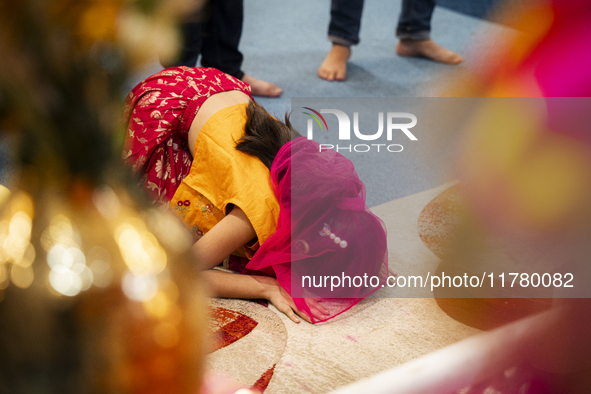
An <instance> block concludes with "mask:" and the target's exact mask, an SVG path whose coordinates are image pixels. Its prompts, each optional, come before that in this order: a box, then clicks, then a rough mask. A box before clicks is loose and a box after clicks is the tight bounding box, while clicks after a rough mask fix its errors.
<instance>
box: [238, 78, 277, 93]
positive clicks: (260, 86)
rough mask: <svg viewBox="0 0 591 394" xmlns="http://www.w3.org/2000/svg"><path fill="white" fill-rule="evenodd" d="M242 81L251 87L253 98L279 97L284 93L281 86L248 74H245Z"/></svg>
mask: <svg viewBox="0 0 591 394" xmlns="http://www.w3.org/2000/svg"><path fill="white" fill-rule="evenodd" d="M242 81H244V82H246V83H247V84H249V85H250V92H251V94H252V95H253V96H262V97H279V96H281V93H283V90H281V88H280V87H279V86H277V85H275V84H272V83H271V82H267V81H263V80H260V79H256V78H254V77H251V76H250V75H248V74H244V76H243V77H242Z"/></svg>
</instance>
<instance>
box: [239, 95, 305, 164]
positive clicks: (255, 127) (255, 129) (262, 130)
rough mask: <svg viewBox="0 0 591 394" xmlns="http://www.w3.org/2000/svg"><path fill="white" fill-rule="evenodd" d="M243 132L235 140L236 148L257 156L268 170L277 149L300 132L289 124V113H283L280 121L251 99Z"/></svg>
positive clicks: (298, 135)
mask: <svg viewBox="0 0 591 394" xmlns="http://www.w3.org/2000/svg"><path fill="white" fill-rule="evenodd" d="M244 134H245V135H244V137H242V138H240V139H239V140H238V141H237V142H236V149H237V150H239V151H240V152H244V153H247V154H249V155H252V156H255V157H258V158H259V159H260V160H261V161H262V162H263V164H264V165H265V166H267V168H268V169H269V170H270V169H271V165H272V164H273V160H274V159H275V156H276V155H277V152H279V149H281V147H282V146H283V145H285V144H287V143H288V142H289V141H291V140H293V139H294V138H297V137H300V133H298V132H297V131H296V130H295V129H294V128H293V127H292V126H291V123H290V121H289V114H287V113H286V114H285V123H284V122H281V121H279V120H277V119H275V118H274V117H272V116H271V115H269V113H268V112H267V110H265V108H263V106H262V105H260V104H256V103H254V102H253V101H251V102H250V103H249V104H248V107H247V108H246V125H245V126H244Z"/></svg>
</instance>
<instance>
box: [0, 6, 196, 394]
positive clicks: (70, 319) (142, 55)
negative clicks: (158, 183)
mask: <svg viewBox="0 0 591 394" xmlns="http://www.w3.org/2000/svg"><path fill="white" fill-rule="evenodd" d="M186 8H187V4H186V2H185V1H183V0H163V1H155V0H135V1H134V0H132V1H124V0H85V1H69V0H23V1H14V2H13V1H4V2H1V3H0V53H2V61H1V62H0V131H1V132H2V133H3V134H4V135H7V136H9V138H7V139H6V141H10V143H11V148H12V149H13V150H14V161H15V168H14V170H15V171H14V173H13V174H11V177H10V179H11V180H12V181H11V182H10V184H9V185H7V186H9V188H10V190H11V193H10V194H9V195H8V193H6V191H5V190H4V191H3V193H2V197H3V198H2V199H0V393H2V394H4V393H11V394H13V393H31V392H35V393H58V392H59V393H77V394H78V393H196V392H197V391H198V389H199V386H200V381H201V368H202V360H203V353H204V350H203V347H204V342H203V336H204V333H203V328H204V324H205V308H204V297H203V294H202V289H201V286H200V282H199V278H198V275H197V273H196V272H195V271H194V269H193V264H192V262H191V258H190V255H189V253H188V247H189V246H190V244H191V240H190V239H187V235H186V233H185V230H184V228H182V226H181V225H180V224H179V223H177V221H176V219H174V218H172V217H170V216H168V214H167V213H165V212H162V211H158V210H155V209H151V208H149V207H148V206H147V205H146V204H145V203H144V197H143V195H141V194H138V193H137V192H134V191H133V190H134V188H129V187H128V185H130V184H132V185H133V184H134V183H135V182H134V181H133V180H132V179H131V178H130V177H129V176H128V175H127V173H126V170H125V169H124V168H123V166H122V164H121V163H120V158H119V154H114V153H113V152H120V145H121V141H122V139H123V137H124V134H123V131H122V130H121V128H120V127H119V121H120V119H119V118H120V108H121V104H122V97H121V95H122V93H123V92H121V86H122V83H123V81H125V80H126V78H127V77H128V75H129V73H130V72H131V71H133V70H134V69H136V68H138V67H141V66H142V65H143V64H145V62H146V61H149V60H151V59H153V58H154V56H156V54H157V53H158V54H160V55H161V56H167V55H168V56H171V55H174V50H175V49H174V48H175V36H176V31H175V29H174V21H175V18H176V16H177V15H179V14H180V13H182V12H184V11H185V10H186ZM3 141H4V139H3ZM134 186H135V185H134Z"/></svg>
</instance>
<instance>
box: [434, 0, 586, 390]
mask: <svg viewBox="0 0 591 394" xmlns="http://www.w3.org/2000/svg"><path fill="white" fill-rule="evenodd" d="M510 11H511V13H510V15H505V16H506V17H507V18H506V19H505V21H508V23H509V24H510V25H511V26H513V27H515V28H516V29H517V31H516V32H515V34H513V35H512V36H511V38H510V39H509V40H508V41H507V42H503V45H502V46H501V45H499V44H498V43H493V44H496V45H493V46H494V49H495V52H494V57H493V56H492V55H491V54H490V53H488V54H487V53H483V54H482V57H483V59H484V60H483V61H482V64H483V65H484V66H483V71H482V70H481V71H480V72H478V73H476V72H474V73H473V74H472V75H471V77H470V79H469V81H466V83H465V84H460V85H462V86H461V87H460V88H456V91H455V92H454V94H455V95H461V96H480V97H482V98H475V99H474V103H476V105H475V106H474V108H475V110H473V112H470V113H469V114H468V121H467V122H466V123H465V124H464V130H465V135H463V136H462V137H461V143H460V147H459V150H458V156H457V160H456V162H455V170H456V173H457V174H458V175H459V179H460V181H461V190H462V192H463V196H462V201H464V202H465V204H463V205H462V208H461V211H462V216H461V220H459V221H458V223H459V224H458V226H457V229H456V230H455V232H456V234H457V237H456V238H454V239H453V240H452V241H450V244H449V245H445V247H446V249H445V251H444V256H443V257H442V259H443V262H442V264H441V265H440V267H439V271H442V270H443V271H445V272H446V274H447V273H449V272H452V271H454V270H456V271H457V272H470V271H472V272H476V271H478V272H480V273H482V272H486V274H487V275H488V274H490V273H491V272H494V273H495V274H497V273H499V272H503V271H504V272H515V273H530V274H531V273H539V275H542V274H544V273H556V272H558V273H565V272H569V273H572V275H573V277H574V279H573V284H574V287H573V288H572V289H568V290H572V291H571V292H570V293H566V290H567V289H565V288H564V287H556V288H553V289H549V288H548V289H545V290H542V291H541V293H538V294H542V295H541V296H540V295H537V296H535V295H534V296H533V297H534V298H536V297H548V298H554V301H553V302H554V305H555V306H557V308H556V309H553V311H556V313H555V314H548V315H547V316H548V318H547V319H546V320H541V321H543V323H541V324H540V326H539V328H540V332H539V333H538V334H536V336H535V337H531V338H528V341H526V342H527V347H526V350H525V351H524V353H523V355H520V357H521V358H522V359H525V361H526V362H527V363H530V364H531V365H533V366H534V367H536V368H539V369H540V370H543V371H549V372H550V373H552V374H556V375H548V376H551V378H549V380H548V381H546V383H547V384H546V383H544V384H546V386H545V387H546V388H547V389H548V391H540V392H565V393H566V392H577V393H578V392H587V391H588V387H589V384H591V383H590V381H589V376H590V375H589V373H588V372H589V370H591V364H590V363H589V360H591V358H590V356H591V308H589V307H590V306H591V302H590V298H591V292H590V291H588V289H589V284H590V283H591V265H590V264H589V255H590V253H591V243H590V242H589V240H591V204H590V203H589V202H590V201H591V176H590V174H591V126H590V125H591V123H590V122H589V120H590V119H591V118H590V115H589V114H591V98H590V97H589V96H591V72H590V70H591V51H589V49H591V23H589V21H590V20H591V3H590V2H589V1H587V0H555V1H542V2H528V3H527V4H526V5H525V6H524V8H523V9H522V10H520V11H519V12H515V8H511V10H510ZM464 111H466V109H465V108H464ZM464 115H465V114H464ZM456 192H457V190H456ZM499 287H500V285H499V284H497V285H495V289H489V290H487V291H489V292H490V293H488V294H487V293H479V295H478V297H483V295H482V294H487V295H484V296H485V297H491V298H492V297H508V296H509V295H504V294H509V293H510V292H514V295H513V296H516V297H532V296H531V295H523V294H525V293H521V295H519V294H517V293H515V292H516V291H517V290H515V288H516V287H518V286H515V287H513V288H512V289H509V288H508V287H509V286H505V288H504V289H502V290H499ZM528 290H540V289H533V288H532V287H531V286H530V288H529V289H528ZM440 292H441V293H442V294H440V295H436V296H437V297H446V294H444V293H445V292H444V291H440ZM515 294H517V295H515ZM528 294H530V293H528ZM565 294H568V295H565ZM447 296H448V297H458V296H457V295H447ZM472 296H473V297H474V295H472ZM468 297H470V295H468ZM565 297H571V298H570V299H567V298H565ZM573 298H579V299H573ZM454 300H455V299H454ZM454 300H452V301H445V302H444V303H441V302H440V305H443V304H445V305H450V306H447V307H449V308H450V310H447V311H448V313H450V314H451V312H450V311H452V312H457V311H454V309H458V308H457V305H452V304H454V302H455V301H454ZM493 301H494V302H493ZM498 301H501V299H497V300H483V299H472V300H469V299H465V300H461V301H458V302H455V303H456V304H462V305H464V306H463V308H465V310H466V311H467V314H472V315H474V316H478V315H479V314H480V312H481V311H482V310H486V313H488V314H495V313H496V314H498V315H499V316H501V317H502V315H503V313H504V312H505V311H506V309H507V305H505V304H507V302H504V303H502V302H498ZM522 301H524V302H523V305H525V306H526V307H529V306H532V305H534V304H535V303H536V302H538V301H541V300H531V301H532V302H529V303H528V302H525V301H527V299H522ZM520 304H521V301H520ZM483 305H485V306H487V307H490V306H493V307H494V308H492V307H490V308H489V309H483ZM533 309H535V308H533ZM542 309H543V308H542ZM522 312H524V311H522ZM462 313H464V312H462ZM527 313H530V312H527ZM527 313H525V314H527ZM458 314H459V313H458ZM550 316H551V317H550ZM487 317H488V318H489V320H493V322H494V320H495V319H494V318H492V319H491V318H490V316H487ZM482 318H483V319H484V317H482ZM470 319H471V320H472V321H474V320H475V319H474V318H473V316H472V317H469V318H467V321H469V320H470ZM497 320H501V319H497ZM477 323H479V322H477ZM489 326H490V325H489ZM499 345H500V344H499ZM517 361H519V362H521V361H522V360H521V359H520V360H503V362H505V363H506V364H505V365H506V366H509V365H511V362H517ZM583 387H585V388H586V389H584V390H582V388H583ZM534 392H537V391H534Z"/></svg>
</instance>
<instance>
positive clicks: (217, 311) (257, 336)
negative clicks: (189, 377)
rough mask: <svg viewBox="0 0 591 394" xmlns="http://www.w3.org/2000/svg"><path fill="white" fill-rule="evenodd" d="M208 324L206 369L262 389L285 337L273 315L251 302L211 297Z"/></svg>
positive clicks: (280, 323)
mask: <svg viewBox="0 0 591 394" xmlns="http://www.w3.org/2000/svg"><path fill="white" fill-rule="evenodd" d="M209 327H210V331H211V334H212V341H211V342H212V345H211V349H210V353H209V356H208V369H209V370H210V371H213V372H217V373H220V374H223V375H225V376H229V377H231V378H232V379H235V382H236V383H238V384H241V385H243V386H245V387H251V388H253V389H257V390H258V391H260V392H264V391H265V390H266V388H267V386H268V385H269V382H270V381H271V379H272V378H273V373H274V370H275V365H276V364H277V362H278V361H279V359H280V358H281V356H282V354H283V350H284V348H285V343H286V340H287V333H286V330H285V326H284V325H283V323H282V322H281V320H280V319H279V318H278V317H277V315H276V314H275V313H274V312H272V311H270V310H269V309H268V308H266V307H265V306H263V305H260V304H257V303H255V302H250V301H243V300H230V299H213V300H211V319H210V325H209Z"/></svg>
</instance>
